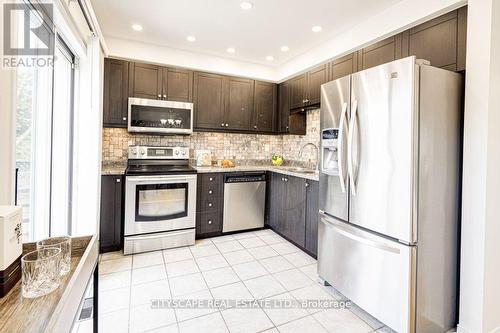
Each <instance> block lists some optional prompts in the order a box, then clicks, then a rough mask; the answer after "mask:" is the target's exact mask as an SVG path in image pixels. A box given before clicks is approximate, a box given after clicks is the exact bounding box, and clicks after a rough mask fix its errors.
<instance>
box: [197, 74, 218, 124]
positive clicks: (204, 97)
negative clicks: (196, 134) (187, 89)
mask: <svg viewBox="0 0 500 333" xmlns="http://www.w3.org/2000/svg"><path fill="white" fill-rule="evenodd" d="M224 86H225V79H224V76H222V75H217V74H208V73H202V72H195V73H194V92H193V94H194V95H193V98H194V113H195V125H194V127H195V128H197V129H202V130H206V129H213V130H220V129H223V128H225V127H226V126H225V122H224V109H225V94H224V93H225V87H224Z"/></svg>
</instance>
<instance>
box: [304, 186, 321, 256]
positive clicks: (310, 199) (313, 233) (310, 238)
mask: <svg viewBox="0 0 500 333" xmlns="http://www.w3.org/2000/svg"><path fill="white" fill-rule="evenodd" d="M306 184H307V186H306V187H307V190H306V243H305V246H304V247H305V248H306V250H307V251H309V253H311V254H314V255H315V256H316V255H317V254H318V221H319V217H318V213H319V182H317V181H314V180H306Z"/></svg>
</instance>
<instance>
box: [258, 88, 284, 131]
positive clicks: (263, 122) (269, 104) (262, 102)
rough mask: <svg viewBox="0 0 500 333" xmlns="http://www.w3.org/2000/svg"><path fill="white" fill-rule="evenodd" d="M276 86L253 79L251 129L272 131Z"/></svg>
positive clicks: (274, 116)
mask: <svg viewBox="0 0 500 333" xmlns="http://www.w3.org/2000/svg"><path fill="white" fill-rule="evenodd" d="M277 90H278V88H277V86H276V84H274V83H269V82H261V81H255V99H254V101H255V102H254V105H255V117H254V125H253V129H254V130H255V131H259V132H273V130H274V123H275V118H276V106H277Z"/></svg>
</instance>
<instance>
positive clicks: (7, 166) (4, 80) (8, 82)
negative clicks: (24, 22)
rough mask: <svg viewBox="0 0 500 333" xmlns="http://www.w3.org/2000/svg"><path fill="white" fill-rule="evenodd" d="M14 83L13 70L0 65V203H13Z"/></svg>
mask: <svg viewBox="0 0 500 333" xmlns="http://www.w3.org/2000/svg"><path fill="white" fill-rule="evenodd" d="M0 36H3V32H2V31H0ZM14 83H15V71H14V70H9V69H2V68H1V67H0V205H13V204H14V175H15V156H14V153H15V152H14V140H15V139H14V138H15V122H14V121H15V119H14V118H15V117H14V111H15V109H14V108H15V101H14V98H15V91H14V87H15V84H14Z"/></svg>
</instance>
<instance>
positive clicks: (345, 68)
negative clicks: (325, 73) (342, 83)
mask: <svg viewBox="0 0 500 333" xmlns="http://www.w3.org/2000/svg"><path fill="white" fill-rule="evenodd" d="M329 70H330V74H329V81H333V80H336V79H339V78H341V77H344V76H346V75H349V74H353V73H356V72H357V71H358V56H357V53H356V52H354V53H351V54H348V55H346V56H343V57H340V58H338V59H335V60H333V61H331V62H330V68H329Z"/></svg>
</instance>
